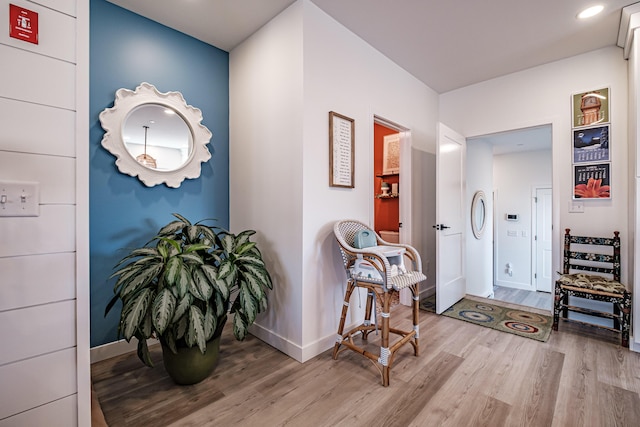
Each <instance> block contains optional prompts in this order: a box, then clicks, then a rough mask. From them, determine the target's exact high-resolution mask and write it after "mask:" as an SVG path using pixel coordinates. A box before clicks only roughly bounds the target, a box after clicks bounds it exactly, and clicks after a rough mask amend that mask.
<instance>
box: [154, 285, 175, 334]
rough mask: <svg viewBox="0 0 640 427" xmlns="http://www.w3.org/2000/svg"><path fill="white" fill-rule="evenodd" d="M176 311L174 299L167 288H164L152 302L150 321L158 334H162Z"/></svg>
mask: <svg viewBox="0 0 640 427" xmlns="http://www.w3.org/2000/svg"><path fill="white" fill-rule="evenodd" d="M175 309H176V298H175V297H174V296H173V293H171V291H170V290H169V289H167V288H164V289H163V290H161V291H160V292H158V294H157V295H156V297H155V298H154V300H153V306H152V319H153V326H154V327H155V328H156V331H157V332H158V333H159V334H163V333H164V330H165V329H166V328H167V326H168V325H169V323H170V322H171V320H173V314H174V312H175Z"/></svg>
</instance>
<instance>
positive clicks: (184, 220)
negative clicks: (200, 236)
mask: <svg viewBox="0 0 640 427" xmlns="http://www.w3.org/2000/svg"><path fill="white" fill-rule="evenodd" d="M171 215H173V216H175V217H176V218H178V219H179V220H180V221H182V222H184V223H185V224H186V225H191V222H190V221H189V220H188V219H187V218H185V217H183V216H182V215H180V214H178V213H172V214H171Z"/></svg>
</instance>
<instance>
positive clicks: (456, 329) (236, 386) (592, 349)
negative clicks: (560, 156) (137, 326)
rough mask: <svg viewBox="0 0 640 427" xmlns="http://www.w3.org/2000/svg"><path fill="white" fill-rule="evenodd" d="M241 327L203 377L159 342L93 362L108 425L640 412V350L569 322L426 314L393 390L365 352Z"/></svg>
mask: <svg viewBox="0 0 640 427" xmlns="http://www.w3.org/2000/svg"><path fill="white" fill-rule="evenodd" d="M392 318H394V319H396V320H400V321H401V322H403V323H405V324H407V322H408V324H409V325H410V310H409V309H408V308H406V307H401V306H400V307H396V308H394V309H393V312H392ZM336 321H337V319H336ZM567 325H568V324H567ZM230 329H231V328H227V330H225V334H224V335H223V340H222V343H221V359H220V363H219V365H218V367H217V368H216V371H215V372H214V374H213V375H212V376H210V377H209V378H207V379H206V380H205V381H203V382H202V383H200V384H196V385H194V386H187V387H185V386H177V385H174V384H173V383H172V382H171V380H170V379H169V378H168V377H167V376H166V372H164V368H163V367H162V363H161V360H160V357H161V356H160V354H159V352H158V350H156V349H154V350H153V351H152V355H153V357H154V359H155V360H157V362H158V363H157V365H158V366H156V368H153V369H149V368H146V367H145V366H143V365H142V364H141V363H140V362H139V361H138V360H137V357H136V355H135V353H132V354H129V355H125V356H119V357H117V358H113V359H110V360H106V361H102V362H99V363H97V364H94V365H93V366H92V379H93V382H94V387H95V390H96V395H97V396H98V399H99V400H100V403H101V405H102V409H103V412H104V414H105V419H106V420H107V422H108V423H109V425H110V426H112V427H118V426H127V427H129V426H136V425H153V426H158V427H162V426H167V425H170V426H173V427H178V426H180V427H186V426H191V427H196V426H198V427H201V426H219V425H234V426H256V425H261V426H262V425H265V426H267V425H268V426H284V425H286V426H314V427H315V426H340V425H344V426H370V425H376V426H378V425H392V426H406V425H413V426H420V427H424V426H426V427H429V426H455V427H458V426H461V425H464V426H467V425H473V426H476V425H477V426H485V425H486V426H501V425H506V426H509V425H526V426H538V425H540V426H542V425H544V426H558V427H560V426H562V427H565V426H573V425H576V426H578V425H582V426H584V425H598V426H608V425H621V426H626V425H636V424H634V422H635V423H637V420H638V419H640V413H639V412H640V399H639V398H638V390H640V375H639V374H638V372H640V355H639V354H637V353H633V352H630V351H629V350H627V349H623V348H621V347H620V346H619V340H616V339H612V338H611V337H608V336H606V335H600V334H598V333H596V332H593V331H591V330H589V331H584V330H581V329H579V328H578V329H576V328H574V327H569V326H567V327H564V324H563V325H561V329H560V331H558V332H553V333H552V334H551V337H550V339H549V341H548V342H546V343H542V342H538V341H535V340H530V339H527V338H523V337H518V336H515V335H512V334H507V333H504V332H500V331H495V330H491V329H488V328H483V327H481V326H477V325H473V324H471V323H468V322H464V321H459V320H456V319H452V318H448V317H445V316H439V315H436V314H434V313H425V312H421V313H420V356H418V357H414V356H413V352H412V349H411V347H410V346H405V347H403V348H402V349H401V350H400V351H398V353H397V354H396V359H395V360H394V365H393V367H392V370H391V384H390V386H389V387H382V386H381V380H380V374H379V373H378V371H377V370H376V369H375V367H374V365H373V364H372V363H371V362H370V361H368V360H367V359H365V358H364V357H362V356H361V355H359V354H356V353H354V352H351V351H346V352H343V353H341V354H340V356H339V357H338V360H333V359H332V351H331V350H330V349H329V350H327V351H326V352H324V353H322V354H320V355H318V356H317V357H315V358H314V359H312V360H310V361H308V362H306V363H304V364H301V363H298V362H296V361H295V360H293V359H291V358H289V357H287V356H286V355H284V354H282V353H280V352H279V351H277V350H275V349H274V348H273V347H270V346H269V345H267V344H265V343H263V342H261V341H260V340H258V339H256V338H255V337H248V338H247V340H246V341H244V342H237V341H235V339H234V338H233V335H232V333H231V332H230ZM604 333H605V334H606V331H604ZM371 340H372V345H373V346H374V347H375V346H376V345H377V344H375V338H374V337H373V336H372V337H371ZM372 402H375V404H373V405H372Z"/></svg>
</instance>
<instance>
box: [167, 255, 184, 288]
mask: <svg viewBox="0 0 640 427" xmlns="http://www.w3.org/2000/svg"><path fill="white" fill-rule="evenodd" d="M180 270H182V259H181V258H180V257H177V256H175V257H172V258H169V261H167V268H166V270H165V271H164V280H166V282H167V284H168V285H169V286H174V285H176V284H177V283H178V280H179V278H180Z"/></svg>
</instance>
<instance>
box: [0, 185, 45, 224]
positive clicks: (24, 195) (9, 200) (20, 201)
mask: <svg viewBox="0 0 640 427" xmlns="http://www.w3.org/2000/svg"><path fill="white" fill-rule="evenodd" d="M38 215H40V194H39V185H38V183H37V182H17V181H0V217H2V216H38Z"/></svg>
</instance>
